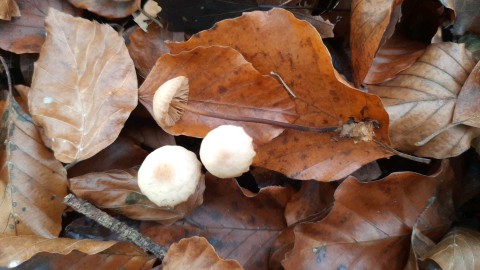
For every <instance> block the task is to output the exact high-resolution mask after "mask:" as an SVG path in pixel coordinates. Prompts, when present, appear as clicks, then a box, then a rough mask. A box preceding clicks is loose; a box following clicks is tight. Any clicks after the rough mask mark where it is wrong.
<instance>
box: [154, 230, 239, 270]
mask: <svg viewBox="0 0 480 270" xmlns="http://www.w3.org/2000/svg"><path fill="white" fill-rule="evenodd" d="M162 265H163V269H164V270H181V269H195V270H197V269H198V270H204V269H205V270H224V269H229V270H241V269H243V267H242V266H241V265H240V264H239V263H238V262H237V261H235V260H224V259H222V258H220V257H219V256H218V255H217V253H216V252H215V249H214V248H213V246H212V245H210V244H209V243H208V241H207V239H205V238H203V237H198V236H194V237H191V238H184V239H182V240H180V242H178V243H175V244H173V245H172V246H171V247H170V248H169V249H168V252H167V254H166V255H165V258H164V259H163V261H162Z"/></svg>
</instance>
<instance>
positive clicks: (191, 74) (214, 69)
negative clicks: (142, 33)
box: [139, 46, 296, 144]
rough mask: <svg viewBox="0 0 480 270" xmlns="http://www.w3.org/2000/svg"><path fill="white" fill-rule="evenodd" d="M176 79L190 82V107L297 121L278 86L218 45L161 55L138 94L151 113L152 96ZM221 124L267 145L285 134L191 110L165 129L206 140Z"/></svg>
mask: <svg viewBox="0 0 480 270" xmlns="http://www.w3.org/2000/svg"><path fill="white" fill-rule="evenodd" d="M177 76H186V77H187V78H188V84H189V89H190V91H189V94H188V103H187V104H188V105H189V106H190V107H193V108H196V109H201V110H204V111H208V112H212V113H216V114H219V115H230V116H232V115H233V116H237V117H238V116H241V117H256V118H262V119H270V120H276V121H280V122H291V121H293V120H294V119H295V118H296V114H295V111H294V109H295V108H294V104H293V102H291V100H290V98H289V97H288V94H287V93H286V92H285V90H284V89H283V87H282V85H281V84H280V83H278V82H277V81H276V80H275V79H274V78H271V77H268V76H262V75H261V74H260V73H259V72H258V71H257V70H255V68H253V67H252V65H251V64H250V63H248V62H247V61H246V60H245V59H244V58H243V56H242V55H241V54H240V53H239V52H238V51H236V50H234V49H232V48H227V47H221V46H210V47H199V48H196V49H194V50H191V51H186V52H181V53H179V54H176V55H172V54H165V55H163V56H161V57H160V58H159V59H158V61H157V63H156V64H155V66H154V67H153V69H152V71H151V72H150V73H149V74H148V77H147V79H146V80H145V82H144V83H143V84H142V86H141V87H140V90H139V98H140V102H141V103H142V104H143V105H145V107H146V108H147V109H148V110H149V111H150V113H151V114H152V115H153V112H152V102H153V95H154V94H155V92H156V91H157V89H158V88H159V87H160V86H161V85H162V84H163V83H165V82H166V81H168V80H170V79H172V78H175V77H177ZM225 124H234V125H238V126H243V127H244V128H245V131H246V132H247V133H248V134H249V135H250V136H251V137H252V138H253V139H254V140H255V142H256V143H257V144H263V143H266V142H268V141H270V140H271V139H272V138H274V137H276V136H278V135H279V134H280V133H281V132H282V131H283V129H282V128H279V127H274V126H269V125H263V124H252V123H246V122H239V121H236V122H233V121H229V120H224V119H219V118H214V117H207V116H202V115H199V114H196V113H192V112H189V111H185V112H184V114H183V116H182V117H181V119H180V120H179V121H178V122H177V123H176V124H175V125H174V126H171V127H166V131H167V132H169V133H170V134H174V135H188V136H193V137H205V135H206V134H207V133H208V132H209V131H210V130H212V129H213V128H215V127H217V126H220V125H225Z"/></svg>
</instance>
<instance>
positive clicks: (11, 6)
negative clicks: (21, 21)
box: [0, 0, 20, 21]
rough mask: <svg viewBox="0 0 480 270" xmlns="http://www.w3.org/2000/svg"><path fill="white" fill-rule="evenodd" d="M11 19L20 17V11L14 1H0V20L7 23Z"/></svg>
mask: <svg viewBox="0 0 480 270" xmlns="http://www.w3.org/2000/svg"><path fill="white" fill-rule="evenodd" d="M12 17H20V9H19V8H18V5H17V2H15V0H2V1H0V20H6V21H9V20H11V19H12Z"/></svg>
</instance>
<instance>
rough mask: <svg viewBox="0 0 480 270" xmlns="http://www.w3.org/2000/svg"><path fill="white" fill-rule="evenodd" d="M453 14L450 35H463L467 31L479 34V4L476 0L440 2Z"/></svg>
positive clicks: (442, 0) (444, 0)
mask: <svg viewBox="0 0 480 270" xmlns="http://www.w3.org/2000/svg"><path fill="white" fill-rule="evenodd" d="M440 2H441V3H442V4H443V5H444V6H445V7H447V8H449V9H451V10H453V11H454V13H455V22H454V24H453V28H452V33H454V34H456V35H463V34H465V32H467V31H471V32H475V33H477V34H480V3H479V2H478V1H476V0H440Z"/></svg>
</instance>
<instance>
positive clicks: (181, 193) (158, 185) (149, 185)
mask: <svg viewBox="0 0 480 270" xmlns="http://www.w3.org/2000/svg"><path fill="white" fill-rule="evenodd" d="M201 167H202V164H201V163H200V161H198V159H197V156H196V155H195V154H194V153H193V152H191V151H188V150H187V149H185V148H183V147H181V146H176V145H175V146H172V145H168V146H163V147H160V148H158V149H157V150H155V151H153V152H152V153H150V154H149V155H148V156H147V158H145V160H144V161H143V163H142V166H140V169H139V171H138V186H139V187H140V190H141V191H142V193H143V194H144V195H145V196H147V198H148V199H150V201H152V202H153V203H155V204H156V205H158V206H160V207H163V206H170V207H173V206H175V205H177V204H179V203H182V202H184V201H186V200H187V199H188V198H189V197H190V195H192V194H193V193H194V192H195V190H196V187H197V185H198V182H199V180H200V177H201Z"/></svg>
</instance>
